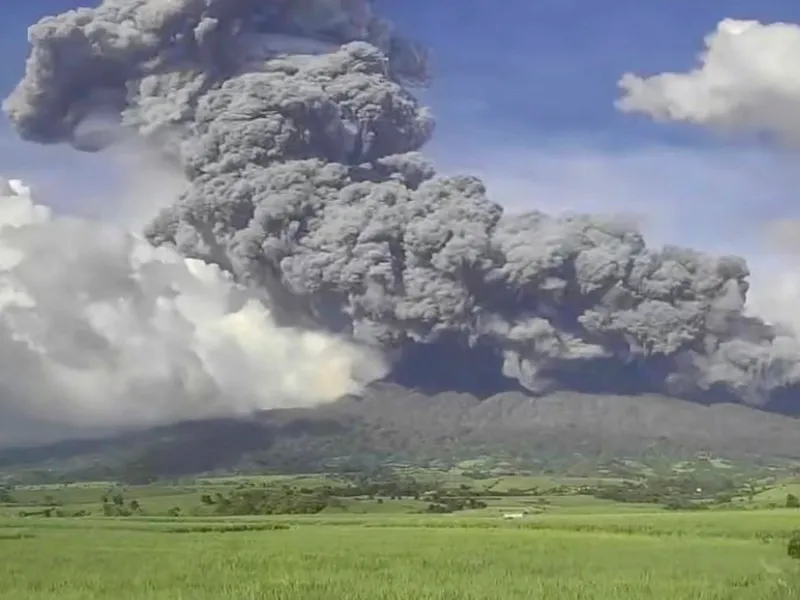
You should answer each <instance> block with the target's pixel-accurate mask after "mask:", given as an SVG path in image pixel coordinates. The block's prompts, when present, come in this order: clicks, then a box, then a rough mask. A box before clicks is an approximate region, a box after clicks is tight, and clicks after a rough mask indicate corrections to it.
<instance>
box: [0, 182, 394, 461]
mask: <svg viewBox="0 0 800 600" xmlns="http://www.w3.org/2000/svg"><path fill="white" fill-rule="evenodd" d="M384 373H385V366H384V364H383V362H382V360H381V359H380V357H378V356H377V355H375V354H374V353H373V352H372V351H370V350H368V349H365V348H363V347H360V346H356V345H354V344H353V343H351V342H348V341H345V340H343V339H339V338H337V337H335V336H333V335H328V334H325V333H320V332H312V331H303V330H299V329H293V328H287V327H281V326H279V325H278V324H276V322H275V320H274V319H273V317H272V314H271V312H270V309H269V306H268V301H266V302H265V299H264V298H261V297H258V296H256V295H255V294H254V292H251V291H249V290H247V289H244V288H242V287H240V286H238V285H237V284H235V283H234V282H233V281H232V280H231V279H230V278H229V277H228V276H227V275H226V274H225V273H224V272H223V271H221V270H220V269H219V268H217V267H215V266H211V265H208V264H205V263H203V262H200V261H196V260H189V259H184V258H182V257H181V256H179V255H178V254H176V253H175V252H173V251H171V250H169V249H167V248H153V247H152V246H151V245H150V244H148V243H147V241H146V240H144V239H142V238H141V237H140V236H138V235H136V234H134V233H131V232H130V231H127V230H126V229H124V228H121V227H119V226H116V225H112V224H109V223H104V222H98V221H92V220H87V219H82V218H75V217H62V216H56V215H54V214H53V212H52V211H51V210H50V209H49V208H47V207H44V206H39V205H36V204H35V202H34V201H33V199H32V197H31V195H30V193H29V191H28V190H27V188H25V186H24V185H22V184H21V183H20V182H18V181H5V180H0V445H2V444H7V443H20V442H30V441H38V440H39V439H45V438H48V439H55V438H59V437H63V436H65V435H67V434H75V433H76V432H80V433H89V432H97V431H102V432H105V431H113V430H118V429H122V428H130V427H138V426H149V425H155V424H163V423H169V422H174V421H179V420H184V419H199V418H208V417H215V416H232V415H245V414H248V413H252V412H253V411H257V410H260V409H268V408H278V407H290V406H291V407H294V406H310V405H315V404H319V403H324V402H330V401H334V400H336V399H337V398H339V397H341V396H342V395H344V394H347V393H353V392H357V391H358V390H359V389H360V387H361V385H362V384H363V383H365V382H366V381H369V380H372V379H374V378H376V377H380V376H382V375H383V374H384ZM20 432H23V433H20Z"/></svg>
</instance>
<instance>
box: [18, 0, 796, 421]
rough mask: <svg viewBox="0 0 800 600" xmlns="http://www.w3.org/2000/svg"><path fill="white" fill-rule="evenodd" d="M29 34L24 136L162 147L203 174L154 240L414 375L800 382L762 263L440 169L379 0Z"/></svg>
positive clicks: (106, 16)
mask: <svg viewBox="0 0 800 600" xmlns="http://www.w3.org/2000/svg"><path fill="white" fill-rule="evenodd" d="M30 40H31V44H32V53H31V55H30V58H29V60H28V63H27V72H26V75H25V78H24V80H23V81H22V82H21V83H20V84H19V86H18V87H17V89H16V90H15V91H14V93H13V94H12V95H11V96H10V98H8V100H7V101H6V103H5V110H6V112H7V114H8V115H9V116H10V118H11V119H12V121H13V123H14V125H15V127H16V129H17V131H18V132H19V133H20V135H21V136H22V137H24V138H25V139H29V140H34V141H39V142H45V143H54V142H67V143H71V144H72V145H74V146H75V147H77V148H82V149H90V150H98V149H101V148H102V147H104V146H106V145H107V144H109V143H111V142H113V141H114V139H116V138H117V137H118V136H121V135H124V134H125V133H126V132H131V131H133V132H136V133H138V134H140V135H141V136H143V137H144V138H145V139H147V140H150V141H152V142H153V145H154V146H156V147H158V148H160V149H161V150H162V151H163V152H164V153H165V156H166V157H168V158H169V159H170V160H172V161H174V162H175V164H176V165H179V167H180V168H181V169H182V170H183V171H184V173H185V175H186V177H187V178H188V180H189V182H190V186H189V189H188V191H187V192H186V193H185V194H184V195H183V196H182V197H181V198H180V199H178V200H177V202H176V203H175V204H174V206H172V207H170V208H168V209H167V210H165V211H164V212H162V213H161V214H160V215H158V216H157V217H155V218H154V220H153V221H152V223H151V225H150V226H149V227H148V229H147V231H146V236H147V238H148V239H149V240H150V241H151V242H152V243H153V244H154V245H155V246H157V247H174V248H176V249H177V250H178V252H179V253H180V254H182V255H184V256H187V257H190V258H194V259H200V260H202V261H204V262H207V263H211V264H215V265H219V266H220V267H222V268H223V269H224V270H226V271H229V272H231V273H232V274H233V275H234V277H235V278H236V280H237V281H239V282H241V283H243V284H246V285H252V286H256V287H259V288H261V289H263V290H265V291H266V293H267V294H268V295H269V297H270V298H272V299H273V301H274V302H275V303H276V305H277V307H278V308H279V313H280V315H281V318H282V319H285V320H286V321H287V322H289V323H291V322H296V323H303V324H308V323H314V324H315V325H316V327H318V328H319V329H320V330H327V331H332V332H336V333H341V334H346V335H348V336H351V337H352V338H354V339H356V340H359V341H362V342H366V343H368V344H374V345H378V346H380V347H381V348H383V349H384V350H385V351H386V352H387V355H389V356H392V357H393V359H394V360H396V361H397V362H396V363H395V368H396V370H397V371H403V370H404V369H406V370H407V365H408V363H409V361H411V362H414V360H415V357H416V360H417V363H418V364H422V363H425V362H426V360H425V358H424V357H428V356H430V357H432V356H437V355H438V359H437V360H438V363H437V364H438V367H440V368H442V369H445V368H449V369H450V370H451V371H453V370H455V379H458V376H459V372H458V371H459V369H461V376H462V377H463V378H467V377H468V376H469V375H470V374H471V372H472V370H473V368H476V367H478V366H479V365H477V364H476V363H475V362H473V363H469V361H468V360H465V361H464V362H463V363H462V362H459V363H458V364H457V366H455V367H454V365H453V364H450V365H448V364H447V363H448V360H449V359H450V357H455V356H458V357H467V356H470V355H472V356H479V357H482V358H481V360H482V361H483V366H484V367H486V365H490V366H492V367H493V368H496V370H497V373H496V374H497V375H501V373H500V371H501V370H502V375H504V376H505V377H507V378H509V379H511V380H516V381H518V382H519V383H520V384H521V385H523V386H524V387H526V388H528V389H529V390H532V391H534V392H545V391H548V390H551V389H554V388H558V387H570V388H576V389H584V390H593V391H599V390H607V391H618V390H623V391H631V392H636V391H653V392H665V393H669V394H675V395H680V396H684V397H690V398H695V399H699V400H704V401H705V400H708V401H714V400H719V399H727V400H731V399H735V400H738V401H741V402H746V403H751V404H755V405H769V403H770V402H771V401H772V400H774V399H775V398H776V397H778V396H780V395H781V394H784V393H785V392H786V391H787V390H791V389H792V388H793V387H794V386H797V384H798V383H800V346H799V345H798V343H797V341H796V340H795V338H794V337H790V336H786V335H781V334H780V333H779V332H777V331H776V330H774V329H773V328H772V327H771V326H768V325H767V324H765V323H764V322H762V321H759V320H757V319H754V318H749V317H746V316H744V314H743V307H744V303H745V295H746V292H747V286H748V284H747V282H746V279H747V277H748V269H747V266H746V265H745V262H744V261H743V260H742V259H739V258H736V257H721V258H715V257H711V256H707V255H703V254H701V253H698V252H694V251H691V250H686V249H680V248H665V249H663V250H652V249H648V248H647V247H646V245H645V242H644V240H643V239H642V236H641V234H640V233H639V232H638V231H637V230H635V229H633V228H632V227H631V226H630V225H629V224H626V223H623V222H615V221H613V220H609V219H600V218H596V217H593V216H588V215H571V216H564V217H557V218H556V217H552V216H548V215H545V214H542V213H538V212H534V213H529V214H524V215H509V216H504V215H503V211H502V209H501V208H500V207H499V206H498V205H497V204H495V203H493V202H491V201H490V200H488V199H487V197H486V190H485V189H484V186H483V185H482V184H481V182H480V181H479V180H477V179H475V178H473V177H446V178H441V177H436V176H435V173H434V169H433V168H432V167H431V165H430V164H428V163H427V162H426V161H425V160H424V159H423V158H422V157H421V156H420V155H419V154H418V153H417V151H418V150H419V149H420V148H421V147H422V146H423V145H424V144H425V142H426V141H427V140H428V139H429V138H430V136H431V134H432V132H433V121H432V118H431V116H430V115H429V113H428V112H427V110H426V109H425V108H424V107H422V106H420V105H419V104H418V103H417V101H416V100H415V98H414V97H413V96H412V95H411V93H410V91H409V89H410V87H411V86H412V85H414V84H420V83H424V82H425V81H426V80H427V78H428V67H427V60H426V54H425V51H424V50H423V49H422V48H420V47H419V46H417V45H416V44H414V43H412V42H410V41H408V40H406V39H404V38H403V37H401V36H399V35H398V34H397V33H395V32H394V31H393V29H392V27H391V25H390V24H389V23H387V22H386V21H384V20H382V19H381V18H380V17H378V16H377V15H376V14H375V12H374V7H373V4H372V3H371V2H369V1H368V0H304V1H301V0H172V1H168V0H106V1H105V2H103V3H102V5H101V6H100V7H98V8H96V9H80V10H76V11H71V12H68V13H65V14H62V15H60V16H57V17H52V18H48V19H45V20H43V21H42V22H40V23H39V24H37V25H35V26H34V27H33V28H32V29H31V30H30ZM113 123H119V126H118V127H116V126H112V125H111V124H113ZM426 349H428V352H427V353H426ZM431 349H433V350H435V351H434V352H429V351H430V350H431ZM469 349H471V350H469ZM448 352H451V353H452V354H447V353H448ZM437 353H438V354H437ZM471 353H472V354H471ZM420 356H422V357H423V358H422V359H420V358H419V357H420ZM452 360H455V358H453V359H452ZM459 360H460V359H459Z"/></svg>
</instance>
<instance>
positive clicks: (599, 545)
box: [0, 476, 800, 600]
mask: <svg viewBox="0 0 800 600" xmlns="http://www.w3.org/2000/svg"><path fill="white" fill-rule="evenodd" d="M446 479H447V481H446V483H447V485H451V486H456V487H457V486H460V485H464V484H465V480H463V479H462V478H460V477H458V476H452V477H449V478H446ZM330 481H331V480H330V479H326V478H324V477H320V476H296V477H288V478H287V477H256V478H218V479H201V480H198V481H196V482H192V483H188V484H180V485H178V484H172V485H170V484H153V485H149V486H132V487H117V486H115V485H114V484H111V483H87V484H72V485H61V486H34V487H18V488H16V489H15V490H14V497H15V500H16V504H14V505H11V504H7V505H5V506H0V598H3V599H5V598H21V599H24V600H56V599H58V600H95V599H100V598H103V599H105V598H109V597H114V598H120V599H125V600H128V599H130V600H139V599H141V600H144V599H148V600H151V599H152V600H181V599H186V600H206V599H208V600H210V599H214V600H228V599H231V600H233V599H236V600H239V599H243V600H247V599H253V600H255V599H259V600H260V599H286V600H295V599H296V600H322V599H325V600H328V599H335V600H338V599H353V600H400V599H403V600H451V599H452V600H484V599H485V600H489V599H491V600H506V599H520V600H521V599H526V600H527V599H531V598H534V599H536V598H543V599H552V600H561V599H576V600H577V599H581V600H588V599H598V600H601V599H602V600H606V599H607V600H612V599H623V600H624V599H636V600H639V599H645V598H657V599H661V598H664V599H670V600H681V599H692V600H694V599H702V600H740V599H741V600H750V599H776V600H777V599H781V600H783V599H786V600H789V599H792V600H794V599H797V598H800V561H792V560H791V559H790V558H788V556H787V554H786V547H787V540H788V538H789V536H790V535H791V533H792V532H793V531H794V530H798V529H800V510H797V509H774V508H770V509H767V508H765V506H766V505H768V504H770V503H773V504H774V503H776V502H777V501H780V500H781V499H782V498H783V497H784V496H785V495H786V493H788V492H792V491H797V490H796V485H797V484H793V483H787V484H785V485H778V486H776V487H775V488H773V489H771V490H770V491H768V492H763V493H761V494H759V495H757V496H756V497H755V498H754V500H753V501H752V502H751V503H750V505H749V508H748V509H746V510H745V509H738V510H737V509H735V508H726V509H720V510H698V511H685V512H684V511H668V510H664V509H663V508H661V507H659V506H657V505H639V504H633V503H630V504H619V503H616V502H612V501H609V500H602V499H597V498H593V497H590V496H582V495H574V494H564V495H558V494H553V495H544V496H530V495H528V496H525V495H521V496H515V495H505V496H497V497H490V496H486V497H485V499H486V500H487V504H488V506H487V507H486V508H483V509H480V510H474V511H463V512H458V513H453V514H447V515H433V514H422V512H421V511H422V510H424V507H425V506H426V502H425V501H424V500H419V501H415V500H413V499H410V498H404V499H390V498H385V499H381V500H377V499H370V498H346V499H344V502H343V506H342V507H341V508H340V509H339V510H338V511H337V510H328V509H326V510H325V511H323V512H321V513H319V514H315V515H309V516H305V515H303V516H300V515H293V516H288V515H285V516H243V517H212V516H210V515H211V512H210V511H209V512H207V513H203V509H204V507H203V505H202V503H201V502H200V496H201V495H202V494H213V493H217V492H220V493H224V492H225V491H226V490H231V489H236V488H237V487H239V486H263V485H284V484H287V485H293V486H298V487H314V486H320V485H324V484H326V483H330ZM587 481H588V480H587ZM583 483H585V482H584V481H582V480H572V479H564V478H561V479H547V478H537V477H523V476H519V477H517V476H505V477H498V478H492V479H487V480H485V481H472V482H471V484H472V485H473V487H474V489H479V490H484V491H486V490H489V492H487V493H491V490H498V488H499V490H502V491H506V492H507V491H508V490H515V489H520V490H522V489H525V488H530V487H537V488H539V489H548V488H551V487H555V486H562V485H576V486H580V485H582V484H583ZM113 493H122V494H123V495H124V496H125V500H126V502H129V501H130V500H131V499H134V498H135V499H136V500H137V501H138V502H140V503H141V505H142V507H143V511H142V512H141V513H138V516H132V517H121V518H107V517H102V516H100V515H102V514H103V512H102V497H103V496H108V495H111V494H113ZM512 494H513V492H512ZM48 504H55V505H57V506H59V508H60V509H62V510H63V511H66V512H67V513H69V512H70V511H75V510H81V511H84V514H86V513H88V514H89V516H84V517H60V518H58V517H51V518H47V517H43V516H29V517H20V516H18V515H19V512H20V510H21V509H25V508H26V507H30V508H36V507H39V508H41V507H42V506H47V505H48ZM174 507H178V508H180V509H181V513H180V514H181V515H195V516H179V517H167V516H165V515H166V514H167V512H168V511H169V510H170V509H172V508H174ZM205 509H208V507H205ZM520 509H524V510H526V512H528V514H527V515H526V516H525V517H524V518H522V519H520V520H513V521H509V520H505V519H503V518H502V517H503V513H504V512H506V511H515V510H520Z"/></svg>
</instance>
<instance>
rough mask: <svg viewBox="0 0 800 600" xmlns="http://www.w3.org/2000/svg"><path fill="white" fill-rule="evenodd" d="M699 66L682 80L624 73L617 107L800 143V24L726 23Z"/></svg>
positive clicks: (682, 75) (711, 38)
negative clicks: (621, 92)
mask: <svg viewBox="0 0 800 600" xmlns="http://www.w3.org/2000/svg"><path fill="white" fill-rule="evenodd" d="M699 62H700V64H699V66H697V67H696V68H694V69H692V70H691V71H688V72H686V73H661V74H657V75H653V76H650V77H642V76H640V75H636V74H632V73H627V74H625V75H624V76H623V77H622V79H621V80H620V82H619V84H620V87H621V88H622V90H623V95H622V97H621V98H620V99H619V100H618V102H617V107H618V108H619V109H620V110H622V111H625V112H638V113H644V114H647V115H649V116H651V117H653V118H655V119H657V120H663V121H683V122H688V123H691V124H695V125H700V126H704V127H709V128H711V129H715V130H720V131H727V132H746V133H763V134H769V135H772V136H774V137H775V138H776V139H779V140H781V141H783V142H787V143H795V144H796V143H800V25H796V24H792V23H772V24H762V23H759V22H757V21H740V20H734V19H725V20H723V21H722V22H720V23H719V25H718V26H717V29H716V31H714V32H713V33H711V34H710V35H708V36H706V38H705V50H704V51H703V52H702V53H701V54H700V56H699Z"/></svg>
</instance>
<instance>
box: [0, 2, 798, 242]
mask: <svg viewBox="0 0 800 600" xmlns="http://www.w3.org/2000/svg"><path fill="white" fill-rule="evenodd" d="M7 4H13V5H14V7H13V8H11V9H8V8H7V9H5V12H4V14H3V18H2V19H0V51H1V52H2V53H3V56H4V57H6V60H5V61H4V63H3V66H2V68H0V92H2V94H3V95H5V94H6V93H7V92H8V91H9V90H10V89H11V87H12V86H13V84H14V83H15V81H16V80H17V78H18V77H19V75H20V73H21V72H22V69H23V67H24V57H25V54H26V52H27V45H26V37H25V28H26V26H27V25H28V24H30V23H31V22H33V21H35V20H36V19H38V18H39V17H41V16H43V15H46V14H52V13H56V12H61V11H63V10H65V9H68V8H72V7H75V6H78V5H79V4H80V2H75V1H74V0H37V2H35V3H34V2H13V3H10V2H9V3H7ZM381 4H383V6H384V8H383V12H384V13H386V14H388V15H389V16H391V17H392V19H393V20H394V21H395V22H396V23H397V25H398V27H399V28H400V29H401V30H403V31H405V32H408V33H410V34H412V35H413V36H415V37H417V38H418V39H421V40H422V41H424V42H426V43H427V44H428V45H429V46H430V47H431V50H432V54H433V57H434V60H435V71H436V80H435V84H434V85H433V87H432V88H431V89H430V90H427V91H426V92H425V93H424V98H425V100H426V101H427V102H428V103H429V104H430V105H431V106H432V108H433V109H434V111H435V113H436V115H437V117H438V123H439V126H438V134H437V137H436V139H435V141H434V142H432V143H431V145H430V147H429V149H428V152H429V153H430V154H431V155H432V156H433V157H434V158H435V160H436V161H437V162H438V163H439V164H440V166H441V168H442V170H444V171H448V172H449V171H456V170H457V171H468V172H472V173H476V174H479V175H481V176H483V177H484V178H485V179H486V181H487V183H488V185H489V190H490V193H491V194H492V196H493V197H494V198H495V199H497V200H498V201H500V202H502V203H503V204H505V205H507V206H509V208H511V209H530V208H542V209H546V210H556V211H557V210H592V211H602V212H609V211H611V212H628V213H632V214H634V215H635V216H636V217H637V218H639V219H641V222H642V226H643V227H644V228H645V229H646V230H647V231H648V233H649V234H650V235H651V238H652V239H653V240H654V241H655V242H657V243H661V242H665V241H671V242H676V243H683V244H689V245H695V246H700V247H703V248H707V249H709V250H713V251H726V252H728V251H730V252H737V253H744V254H750V255H752V254H754V253H758V252H760V250H761V249H760V239H761V235H762V228H761V225H762V224H765V223H767V222H768V221H770V220H771V219H775V218H778V217H787V216H793V217H797V216H800V214H798V213H800V210H797V209H796V208H795V206H794V205H793V201H792V200H793V196H794V192H793V190H796V189H800V174H795V171H796V169H794V168H793V164H796V162H795V157H794V156H790V155H787V154H786V153H777V152H776V151H773V150H771V149H769V148H766V147H761V146H758V145H756V144H753V143H749V144H748V143H745V142H744V141H741V140H732V139H727V140H719V139H716V138H714V137H712V136H710V135H708V134H705V133H704V132H702V131H698V130H694V129H692V128H689V127H687V126H679V125H664V124H655V123H652V122H650V121H648V120H647V119H645V118H642V117H636V116H632V115H625V114H620V113H618V112H617V111H616V110H615V108H614V106H613V102H614V100H615V98H616V97H617V96H618V90H617V81H618V79H619V78H620V76H621V75H622V74H623V73H625V72H627V71H632V72H634V73H637V74H643V75H648V74H654V73H658V72H662V71H685V70H688V69H690V68H692V66H693V65H694V63H695V57H696V55H697V54H698V52H700V51H701V50H702V45H703V38H704V36H706V35H707V34H709V33H710V32H712V31H713V30H714V28H715V27H716V25H717V23H718V22H719V21H720V20H722V19H723V18H725V17H735V18H745V19H757V20H760V21H763V22H771V21H781V20H783V21H790V22H800V3H798V2H796V0H795V1H790V0H705V1H701V2H698V1H697V0H648V1H647V2H643V1H642V0H608V1H606V2H597V1H596V0H538V1H536V0H506V1H505V2H497V1H496V0H449V1H445V0H438V1H437V0H402V1H401V0H396V1H394V2H393V1H392V0H381ZM102 161H103V159H102V158H101V157H98V156H96V155H80V154H78V153H76V152H73V151H71V150H67V149H64V148H43V147H39V146H35V145H31V144H24V143H22V142H19V141H17V140H15V139H14V137H13V135H12V134H11V133H10V132H9V129H8V127H7V125H6V124H5V123H2V125H0V172H2V173H3V174H5V175H8V176H17V177H21V178H25V179H27V180H29V181H31V182H32V183H33V184H34V185H36V186H37V187H38V188H40V189H41V190H42V193H43V195H44V198H45V200H46V201H47V202H49V203H52V204H54V205H56V206H58V208H59V209H62V210H74V211H77V212H80V211H81V210H84V209H85V207H86V206H93V205H95V203H97V202H102V193H103V185H104V184H103V183H102V182H99V181H98V180H97V173H98V164H99V163H101V162H102ZM106 185H107V182H106Z"/></svg>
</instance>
